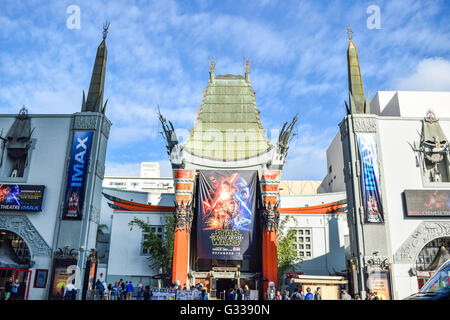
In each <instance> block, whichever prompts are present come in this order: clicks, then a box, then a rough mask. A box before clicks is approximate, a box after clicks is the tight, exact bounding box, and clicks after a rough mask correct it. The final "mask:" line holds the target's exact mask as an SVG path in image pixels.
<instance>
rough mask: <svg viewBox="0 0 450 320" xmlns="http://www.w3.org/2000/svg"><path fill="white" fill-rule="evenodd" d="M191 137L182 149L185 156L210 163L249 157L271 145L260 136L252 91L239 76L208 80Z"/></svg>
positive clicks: (261, 132)
mask: <svg viewBox="0 0 450 320" xmlns="http://www.w3.org/2000/svg"><path fill="white" fill-rule="evenodd" d="M212 78H213V80H210V81H209V82H208V85H207V87H206V90H205V91H204V92H203V101H202V105H201V107H200V110H199V111H198V117H197V121H196V122H195V125H194V128H193V129H192V130H191V135H190V136H189V138H188V139H187V140H186V142H185V143H184V145H183V147H184V149H185V150H186V151H188V152H189V153H191V154H193V155H195V156H198V157H202V158H209V159H214V160H221V161H232V160H241V159H247V158H252V157H255V156H257V155H260V154H262V153H265V152H267V151H268V150H269V149H270V148H271V147H272V145H271V144H270V142H269V140H268V139H267V137H266V134H265V133H264V131H263V129H262V127H261V122H260V119H259V111H258V109H257V108H256V102H255V92H254V91H253V89H252V87H251V85H250V82H249V81H247V80H246V79H245V78H244V77H243V76H240V75H222V76H220V75H219V76H215V77H212Z"/></svg>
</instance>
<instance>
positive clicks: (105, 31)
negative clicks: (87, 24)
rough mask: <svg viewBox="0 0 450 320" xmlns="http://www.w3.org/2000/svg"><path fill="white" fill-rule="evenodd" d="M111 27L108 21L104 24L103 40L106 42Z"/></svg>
mask: <svg viewBox="0 0 450 320" xmlns="http://www.w3.org/2000/svg"><path fill="white" fill-rule="evenodd" d="M109 25H110V22H108V21H106V22H105V23H104V24H103V40H105V39H106V37H107V36H108V29H109Z"/></svg>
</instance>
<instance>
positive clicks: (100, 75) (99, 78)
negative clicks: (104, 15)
mask: <svg viewBox="0 0 450 320" xmlns="http://www.w3.org/2000/svg"><path fill="white" fill-rule="evenodd" d="M108 28H109V22H107V23H105V24H104V25H103V41H102V42H101V43H100V45H99V46H98V48H97V55H96V57H95V62H94V68H93V70H92V76H91V84H90V85H89V92H88V95H87V99H86V100H84V92H83V101H82V107H81V111H82V112H85V111H91V112H103V113H104V111H105V107H106V103H105V105H104V106H103V92H104V88H105V73H106V57H107V53H108V50H107V49H106V36H107V35H108Z"/></svg>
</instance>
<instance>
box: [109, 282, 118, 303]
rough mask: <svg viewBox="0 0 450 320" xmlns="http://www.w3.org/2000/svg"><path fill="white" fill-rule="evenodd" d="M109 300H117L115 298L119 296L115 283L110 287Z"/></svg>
mask: <svg viewBox="0 0 450 320" xmlns="http://www.w3.org/2000/svg"><path fill="white" fill-rule="evenodd" d="M110 293H111V300H117V296H118V295H119V284H118V283H117V281H116V282H114V285H113V286H111V290H110Z"/></svg>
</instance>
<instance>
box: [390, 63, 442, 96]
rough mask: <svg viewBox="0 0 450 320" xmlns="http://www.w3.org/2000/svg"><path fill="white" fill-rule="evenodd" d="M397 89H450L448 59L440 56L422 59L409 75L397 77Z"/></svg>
mask: <svg viewBox="0 0 450 320" xmlns="http://www.w3.org/2000/svg"><path fill="white" fill-rule="evenodd" d="M394 87H395V88H397V90H409V91H450V61H448V60H445V59H442V58H430V59H423V60H421V61H420V62H419V64H418V65H417V68H416V70H415V71H414V73H412V74H411V75H409V76H407V77H404V78H401V79H398V80H397V81H396V84H395V85H394Z"/></svg>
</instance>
